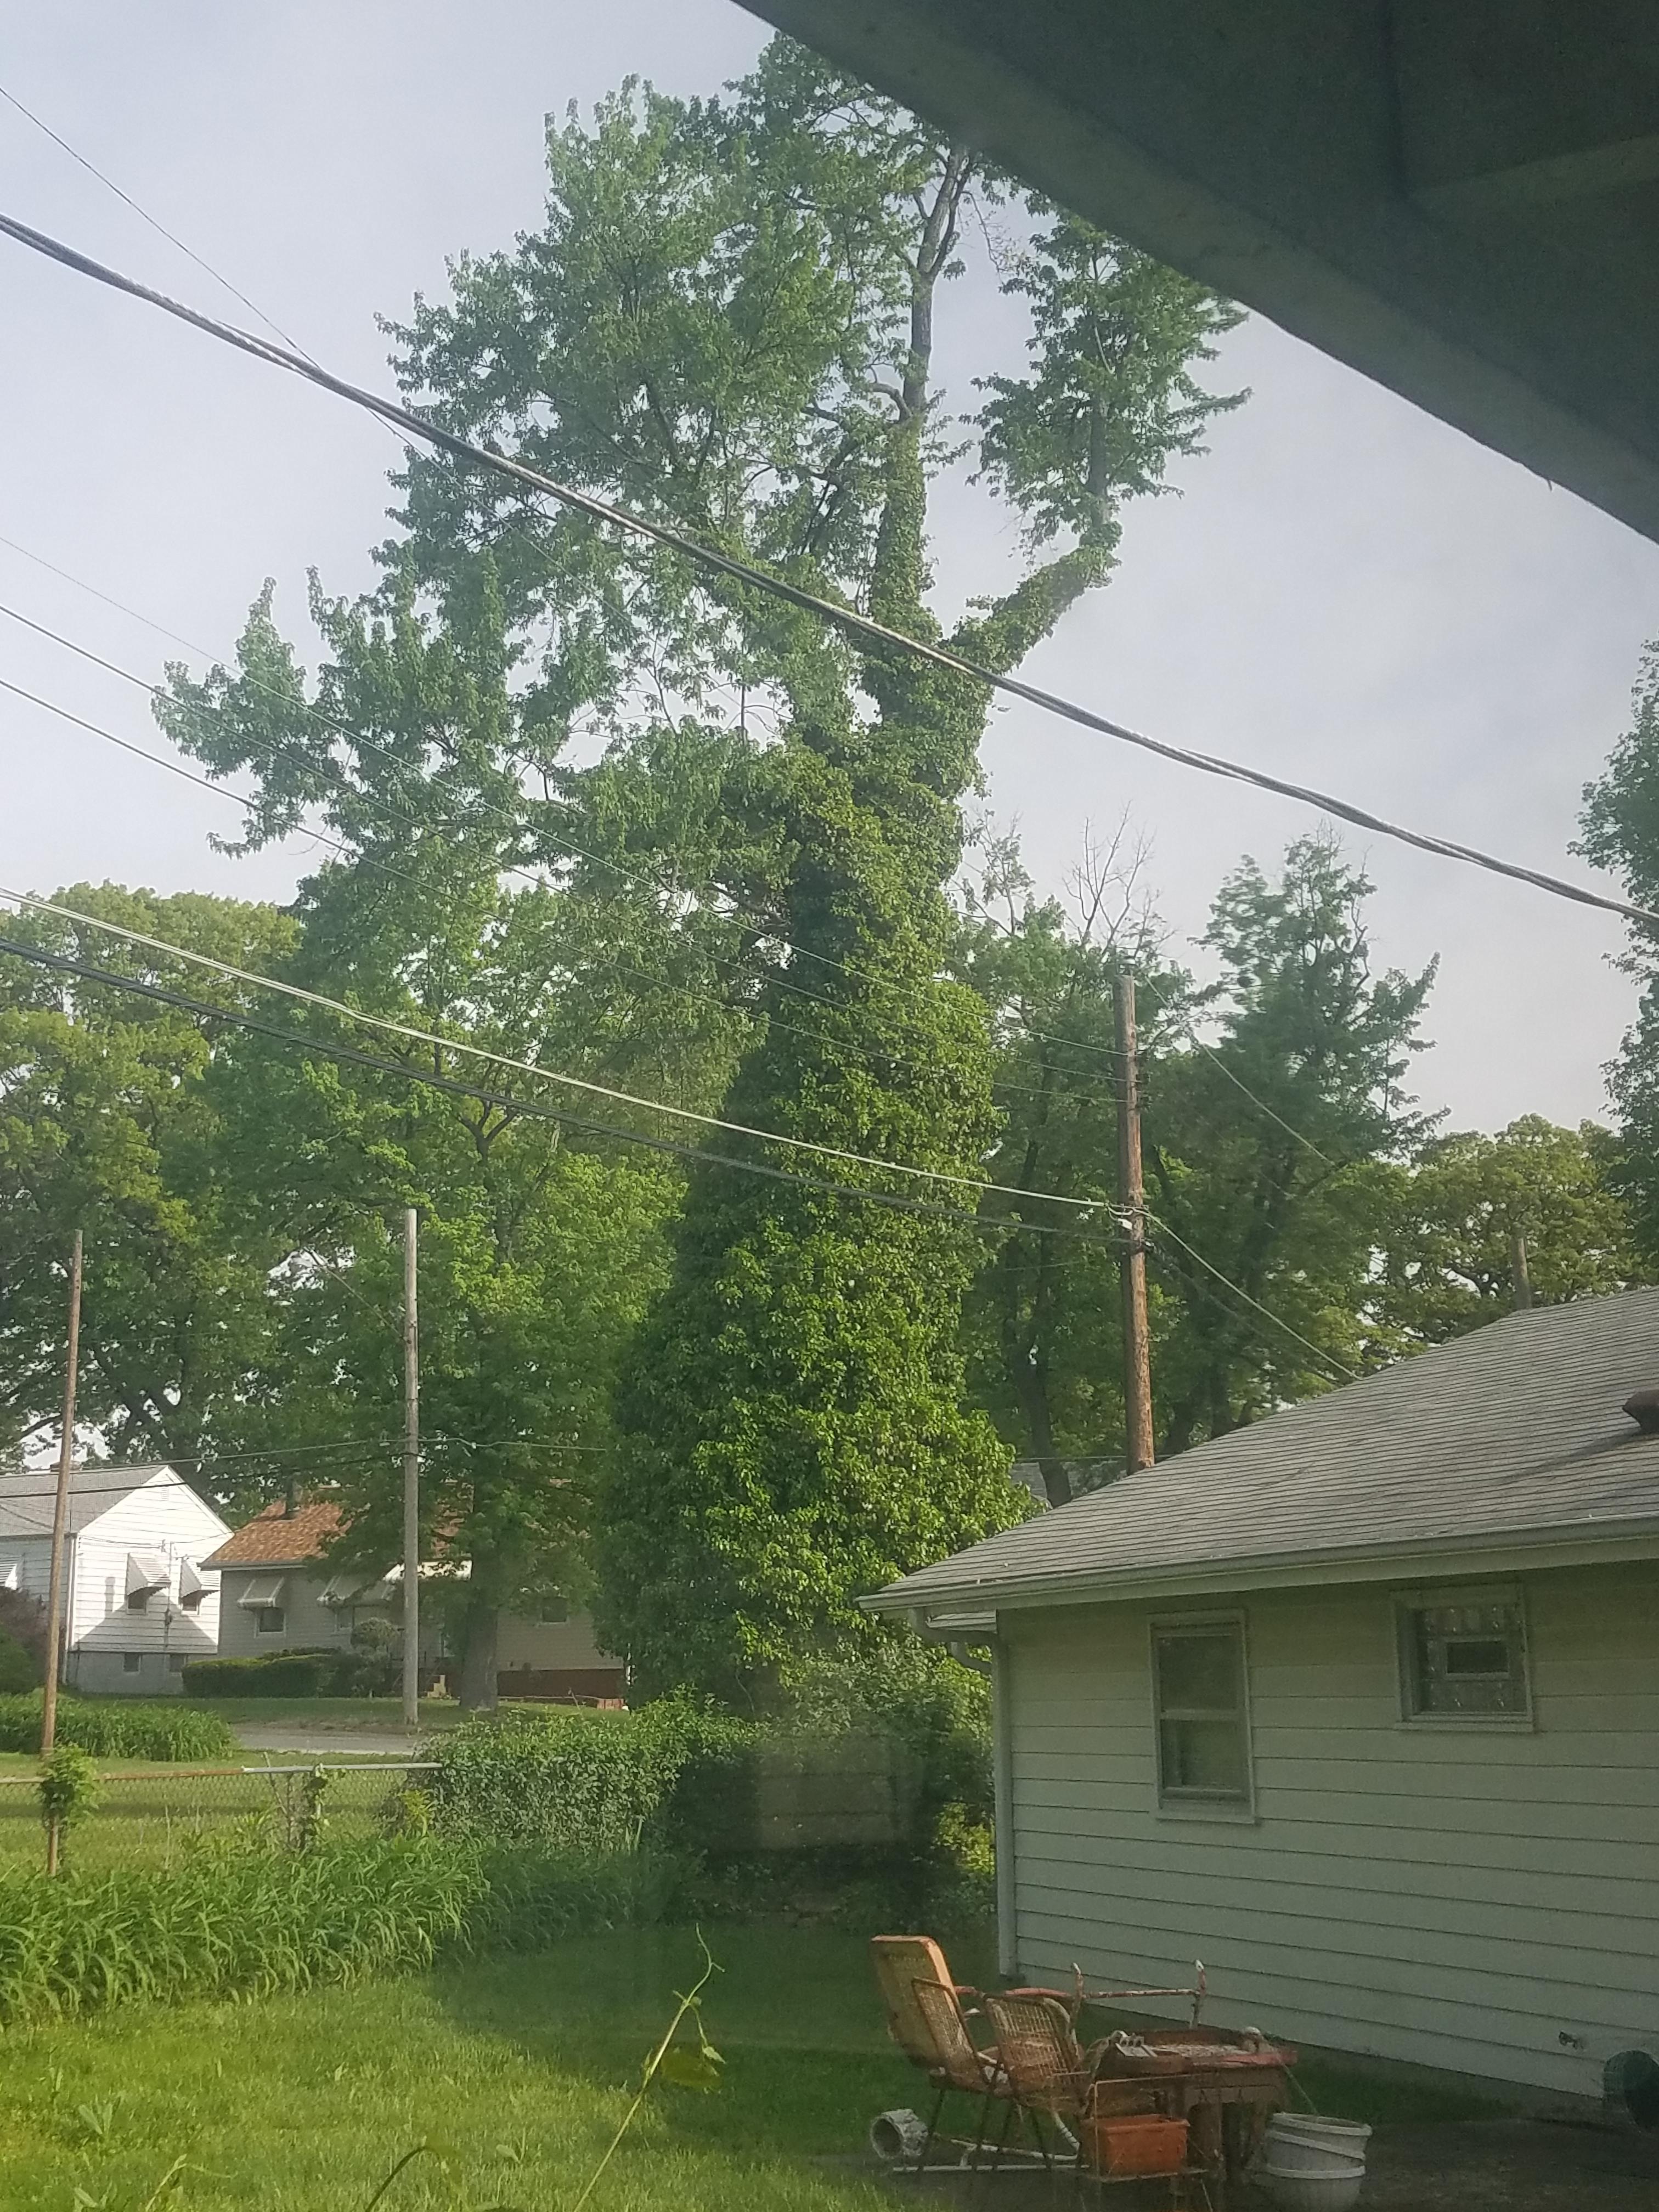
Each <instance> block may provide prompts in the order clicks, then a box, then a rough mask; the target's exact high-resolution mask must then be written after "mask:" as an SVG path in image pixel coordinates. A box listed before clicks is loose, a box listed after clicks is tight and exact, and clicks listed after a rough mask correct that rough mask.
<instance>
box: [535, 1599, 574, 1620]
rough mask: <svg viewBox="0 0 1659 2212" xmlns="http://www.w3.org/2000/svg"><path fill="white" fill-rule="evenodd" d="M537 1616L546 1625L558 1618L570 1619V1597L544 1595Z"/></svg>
mask: <svg viewBox="0 0 1659 2212" xmlns="http://www.w3.org/2000/svg"><path fill="white" fill-rule="evenodd" d="M536 1618H537V1620H539V1621H541V1622H543V1623H544V1625H550V1624H551V1623H552V1622H554V1621H556V1620H569V1618H570V1604H569V1601H568V1599H567V1598H562V1597H544V1599H543V1600H542V1602H541V1607H540V1610H539V1611H538V1613H537V1615H536Z"/></svg>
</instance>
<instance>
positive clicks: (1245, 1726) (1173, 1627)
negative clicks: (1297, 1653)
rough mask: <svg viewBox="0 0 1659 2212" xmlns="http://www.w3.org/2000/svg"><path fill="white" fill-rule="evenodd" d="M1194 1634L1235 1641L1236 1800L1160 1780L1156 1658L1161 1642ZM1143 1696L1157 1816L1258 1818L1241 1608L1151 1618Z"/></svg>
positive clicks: (1161, 1746) (1246, 1634) (1161, 1726)
mask: <svg viewBox="0 0 1659 2212" xmlns="http://www.w3.org/2000/svg"><path fill="white" fill-rule="evenodd" d="M1194 1629H1226V1630H1229V1631H1231V1632H1232V1634H1233V1635H1234V1636H1235V1637H1236V1638H1237V1650H1238V1682H1239V1706H1238V1721H1239V1726H1240V1729H1241V1730H1242V1732H1243V1751H1244V1790H1243V1795H1242V1796H1237V1797H1233V1796H1226V1797H1224V1796H1217V1795H1215V1794H1214V1793H1212V1792H1211V1793H1206V1792H1204V1791H1201V1790H1183V1789H1182V1787H1181V1785H1180V1784H1166V1783H1165V1781H1164V1721H1165V1720H1166V1719H1167V1718H1169V1717H1170V1716H1169V1715H1166V1714H1165V1713H1164V1710H1163V1706H1162V1701H1161V1699H1160V1697H1159V1693H1158V1639H1159V1638H1160V1637H1164V1636H1170V1635H1182V1634H1186V1633H1190V1632H1192V1631H1193V1630H1194ZM1146 1676H1147V1692H1148V1695H1149V1697H1150V1699H1151V1703H1152V1776H1153V1797H1154V1802H1155V1804H1156V1808H1157V1812H1158V1818H1159V1819H1160V1820H1233V1821H1240V1820H1248V1821H1255V1820H1257V1819H1258V1818H1259V1817H1260V1816H1259V1814H1257V1811H1256V1797H1255V1731H1254V1728H1253V1725H1252V1721H1251V1715H1250V1640H1249V1623H1248V1621H1247V1620H1246V1618H1245V1615H1244V1613H1243V1609H1242V1608H1239V1607H1234V1608H1231V1609H1229V1610H1226V1611H1222V1612H1213V1611H1212V1612H1206V1613H1155V1614H1153V1615H1152V1618H1151V1619H1150V1620H1148V1621H1147V1624H1146Z"/></svg>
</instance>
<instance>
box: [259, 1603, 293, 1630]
mask: <svg viewBox="0 0 1659 2212" xmlns="http://www.w3.org/2000/svg"><path fill="white" fill-rule="evenodd" d="M287 1626H288V1615H287V1613H284V1612H283V1608H282V1607H281V1606H280V1605H258V1606H255V1607H254V1608H253V1632H254V1634H255V1635H256V1636H280V1635H281V1634H282V1632H283V1630H284V1629H285V1628H286V1627H287Z"/></svg>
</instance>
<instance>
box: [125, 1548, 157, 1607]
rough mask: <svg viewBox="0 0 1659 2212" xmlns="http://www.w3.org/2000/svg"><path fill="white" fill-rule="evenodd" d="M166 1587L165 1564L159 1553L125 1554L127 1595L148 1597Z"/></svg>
mask: <svg viewBox="0 0 1659 2212" xmlns="http://www.w3.org/2000/svg"><path fill="white" fill-rule="evenodd" d="M166 1588H167V1561H166V1560H165V1559H163V1558H162V1557H161V1553H159V1552H129V1553H127V1595H128V1596H129V1597H139V1596H143V1597H148V1596H149V1595H150V1594H151V1593H152V1592H153V1591H155V1590H164V1589H166Z"/></svg>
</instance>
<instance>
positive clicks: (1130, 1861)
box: [866, 1290, 1659, 2096]
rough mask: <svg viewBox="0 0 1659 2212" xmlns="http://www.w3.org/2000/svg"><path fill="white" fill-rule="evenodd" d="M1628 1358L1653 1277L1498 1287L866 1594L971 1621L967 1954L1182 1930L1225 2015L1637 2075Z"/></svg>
mask: <svg viewBox="0 0 1659 2212" xmlns="http://www.w3.org/2000/svg"><path fill="white" fill-rule="evenodd" d="M1654 1386H1659V1291H1650V1290H1644V1291H1627V1292H1626V1293H1624V1294H1623V1295H1621V1296H1620V1297H1610V1298H1601V1299H1591V1300H1585V1301H1583V1302H1581V1303H1578V1304H1570V1305H1562V1306H1554V1307H1549V1308H1545V1309H1541V1310H1534V1311H1533V1312H1530V1313H1522V1314H1515V1315H1512V1316H1510V1317H1508V1318H1507V1319H1504V1320H1502V1321H1498V1322H1493V1323H1492V1324H1491V1325H1489V1326H1488V1327H1486V1328H1481V1329H1480V1330H1478V1331H1476V1332H1475V1333H1474V1334H1471V1335H1468V1336H1465V1337H1462V1338H1460V1339H1459V1340H1456V1341H1455V1342H1454V1343H1451V1344H1447V1345H1443V1346H1439V1347H1437V1349H1435V1350H1433V1351H1430V1352H1422V1353H1420V1354H1419V1356H1418V1357H1416V1358H1413V1359H1408V1360H1405V1361H1402V1362H1401V1363H1400V1364H1398V1365H1396V1366H1394V1367H1390V1368H1389V1369H1388V1370H1385V1371H1384V1372H1383V1373H1380V1374H1377V1375H1375V1376H1369V1377H1367V1378H1366V1379H1364V1381H1361V1382H1357V1383H1350V1384H1348V1385H1346V1387H1345V1388H1343V1389H1338V1390H1333V1391H1332V1392H1330V1393H1329V1395H1327V1396H1324V1397H1321V1398H1317V1399H1314V1400H1312V1401H1310V1402H1308V1403H1306V1404H1304V1405H1299V1406H1295V1407H1291V1408H1289V1409H1288V1410H1286V1411H1285V1412H1282V1413H1276V1414H1274V1415H1273V1416H1272V1418H1270V1419H1266V1420H1262V1421H1260V1422H1258V1423H1256V1424H1255V1425H1254V1426H1251V1427H1249V1428H1244V1429H1240V1430H1237V1431H1234V1432H1233V1433H1232V1434H1231V1435H1230V1436H1225V1437H1218V1438H1216V1439H1214V1440H1213V1441H1212V1442H1210V1443H1203V1444H1200V1445H1198V1446H1196V1447H1195V1448H1194V1449H1192V1450H1190V1451H1187V1452H1183V1453H1182V1454H1181V1455H1179V1456H1178V1457H1177V1458H1176V1459H1173V1460H1170V1461H1168V1462H1164V1464H1162V1465H1160V1466H1158V1467H1152V1468H1146V1470H1145V1471H1144V1472H1142V1473H1139V1474H1133V1475H1126V1476H1124V1477H1122V1478H1121V1480H1118V1481H1116V1482H1115V1483H1111V1484H1109V1485H1108V1486H1106V1487H1104V1488H1103V1489H1100V1490H1097V1491H1095V1492H1091V1494H1089V1495H1088V1496H1085V1497H1083V1498H1077V1499H1074V1500H1073V1503H1072V1504H1068V1505H1063V1506H1061V1507H1060V1508H1059V1509H1058V1510H1055V1511H1054V1512H1052V1513H1046V1514H1042V1515H1039V1516H1036V1517H1035V1518H1033V1519H1032V1520H1030V1521H1028V1522H1024V1524H1023V1525H1022V1526H1021V1527H1019V1528H1013V1529H1010V1530H1008V1531H1007V1532H1006V1533H1005V1534H1001V1535H999V1536H994V1537H992V1538H990V1539H989V1540H988V1541H986V1542H984V1543H981V1544H978V1545H975V1547H973V1548H972V1549H971V1550H969V1551H967V1552H963V1553H961V1554H960V1555H959V1556H957V1558H955V1559H946V1560H944V1561H942V1562H940V1563H939V1565H935V1566H931V1567H927V1568H924V1569H922V1570H921V1571H920V1572H918V1573H915V1574H913V1575H910V1576H908V1577H906V1578H905V1579H904V1580H903V1581H902V1582H900V1583H895V1584H894V1585H892V1587H890V1589H884V1590H882V1591H879V1592H878V1593H877V1594H876V1595H874V1596H873V1597H872V1598H871V1599H869V1600H866V1603H867V1604H868V1605H870V1606H871V1607H872V1608H873V1609H874V1610H876V1611H878V1612H882V1613H896V1614H908V1616H909V1617H910V1618H911V1620H913V1621H914V1622H915V1625H916V1626H918V1627H919V1628H921V1630H922V1632H924V1633H926V1634H929V1635H932V1636H933V1637H936V1638H940V1639H941V1640H944V1641H947V1642H955V1643H957V1644H960V1645H963V1646H974V1645H983V1644H987V1643H988V1644H990V1646H991V1650H992V1654H993V1662H994V1663H993V1680H994V1688H995V1692H996V1699H995V1703H996V1709H997V1741H996V1771H997V1824H998V1840H999V1852H998V1904H999V1918H1000V1936H1001V1945H1002V1964H1003V1967H1004V1970H1005V1972H1010V1973H1017V1974H1018V1977H1019V1978H1021V1979H1023V1980H1025V1981H1027V1982H1042V1983H1049V1984H1054V1983H1058V1984H1061V1985H1062V1986H1064V1985H1066V1984H1069V1981H1070V1976H1071V1970H1072V1962H1073V1960H1079V1961H1080V1962H1081V1963H1082V1966H1083V1968H1084V1972H1085V1975H1086V1976H1087V1977H1088V1978H1089V1979H1090V1980H1091V1981H1092V1982H1094V1983H1095V1984H1097V1986H1106V1985H1110V1984H1116V1985H1117V1986H1119V1987H1121V1986H1123V1985H1124V1984H1130V1983H1146V1984H1180V1983H1182V1982H1183V1981H1185V1980H1187V1979H1188V1978H1189V1971H1190V1968H1191V1966H1192V1962H1193V1960H1194V1957H1198V1958H1201V1959H1202V1960H1203V1961H1204V1963H1205V1966H1206V1968H1207V1970H1208V1974H1209V1984H1210V1990H1211V1992H1212V2004H1211V2011H1212V2015H1213V2016H1214V2017H1215V2018H1216V2019H1217V2020H1218V2021H1220V2022H1221V2023H1223V2024H1224V2025H1233V2026H1241V2027H1242V2026H1245V2025H1260V2026H1261V2027H1264V2028H1266V2029H1267V2031H1268V2032H1269V2033H1279V2034H1282V2035H1285V2036H1286V2037H1288V2038H1290V2039H1291V2040H1293V2041H1298V2042H1302V2041H1305V2042H1306V2043H1309V2044H1311V2045H1328V2046H1334V2047H1336V2048H1338V2049H1341V2050H1346V2051H1358V2052H1365V2053H1370V2054H1373V2055H1376V2056H1381V2057H1387V2058H1391V2059H1400V2060H1407V2061H1416V2062H1418V2063H1422V2064H1425V2065H1430V2066H1437V2067H1443V2068H1448V2069H1455V2070H1456V2071H1459V2072H1462V2073H1466V2074H1474V2075H1486V2076H1489V2077H1492V2078H1494V2079H1497V2080H1500V2081H1509V2082H1517V2083H1526V2084H1530V2085H1533V2086H1534V2087H1541V2088H1544V2089H1547V2090H1553V2091H1558V2092H1560V2091H1565V2092H1570V2093H1572V2092H1576V2093H1583V2094H1586V2095H1590V2096H1595V2095H1596V2094H1598V2093H1600V2092H1601V2088H1602V2087H1603V2084H1604V2081H1618V2080H1620V2079H1622V2080H1624V2081H1627V2082H1628V2081H1632V2080H1633V2079H1635V2078H1637V2077H1638V2075H1640V2074H1641V2073H1642V2072H1643V2070H1644V2069H1643V2068H1642V2066H1641V2063H1640V2062H1633V2061H1632V2057H1631V2054H1632V2053H1637V2052H1642V2053H1645V2054H1648V2057H1649V2059H1650V2060H1652V2059H1653V2058H1655V2057H1659V1389H1655V1388H1654ZM1643 1390H1652V1391H1653V1396H1652V1399H1651V1401H1650V1403H1651V1405H1652V1406H1653V1407H1654V1408H1655V1409H1656V1410H1653V1411H1650V1410H1649V1407H1648V1406H1647V1405H1644V1404H1643V1402H1642V1401H1640V1399H1638V1398H1635V1397H1634V1396H1633V1394H1635V1393H1638V1392H1641V1391H1643ZM1627 1399H1628V1400H1632V1403H1633V1404H1634V1405H1635V1406H1636V1408H1637V1413H1636V1415H1632V1413H1628V1412H1626V1410H1625V1406H1626V1400H1627ZM1638 1416H1639V1419H1638ZM1647 2078H1649V2079H1652V2078H1653V2077H1652V2075H1651V2074H1650V2073H1649V2075H1648V2077H1647Z"/></svg>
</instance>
